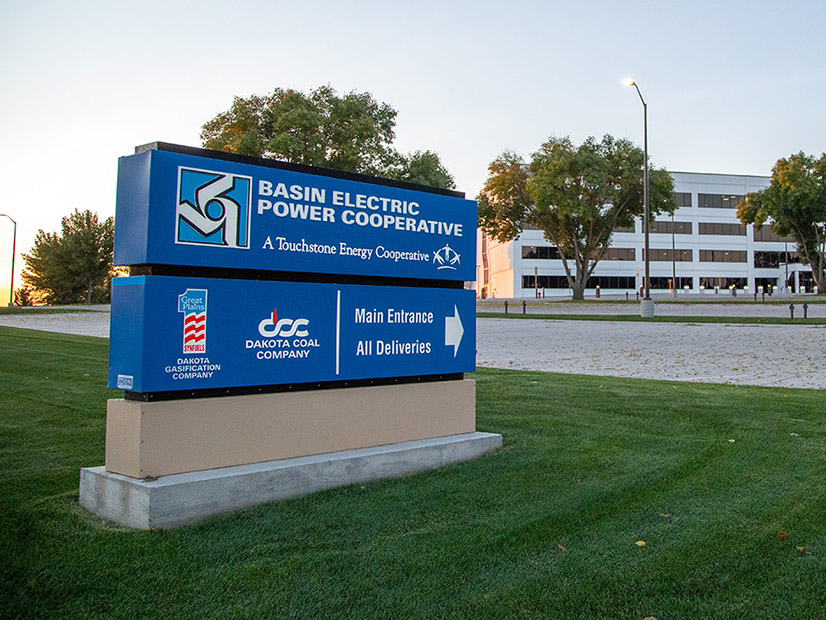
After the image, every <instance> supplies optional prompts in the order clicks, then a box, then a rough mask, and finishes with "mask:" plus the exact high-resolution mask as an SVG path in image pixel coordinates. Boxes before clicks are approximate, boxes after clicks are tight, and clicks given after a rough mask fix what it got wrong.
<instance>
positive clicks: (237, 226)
mask: <svg viewBox="0 0 826 620" xmlns="http://www.w3.org/2000/svg"><path fill="white" fill-rule="evenodd" d="M251 189H252V177H245V176H240V175H237V174H226V173H223V172H211V171H209V170H197V169H194V168H185V167H183V166H180V167H179V168H178V199H177V206H176V208H175V243H177V244H184V245H208V246H212V247H224V248H241V249H249V247H250V204H251V201H252V191H251Z"/></svg>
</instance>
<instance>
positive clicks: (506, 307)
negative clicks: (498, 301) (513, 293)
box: [505, 299, 508, 314]
mask: <svg viewBox="0 0 826 620" xmlns="http://www.w3.org/2000/svg"><path fill="white" fill-rule="evenodd" d="M507 313H508V300H507V299H506V300H505V314H507Z"/></svg>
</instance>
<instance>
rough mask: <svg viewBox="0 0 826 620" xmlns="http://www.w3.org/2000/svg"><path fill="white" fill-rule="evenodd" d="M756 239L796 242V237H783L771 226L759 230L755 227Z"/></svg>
mask: <svg viewBox="0 0 826 620" xmlns="http://www.w3.org/2000/svg"><path fill="white" fill-rule="evenodd" d="M754 240H755V241H785V242H786V243H795V239H794V237H792V236H791V235H788V236H786V237H781V236H780V235H776V234H774V233H773V232H772V229H771V227H770V226H763V228H761V229H760V230H757V227H756V226H755V227H754Z"/></svg>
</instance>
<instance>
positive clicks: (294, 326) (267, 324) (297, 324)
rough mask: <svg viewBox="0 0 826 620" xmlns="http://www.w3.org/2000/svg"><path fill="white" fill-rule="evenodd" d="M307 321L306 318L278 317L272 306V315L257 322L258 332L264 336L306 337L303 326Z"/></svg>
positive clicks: (307, 323) (305, 325)
mask: <svg viewBox="0 0 826 620" xmlns="http://www.w3.org/2000/svg"><path fill="white" fill-rule="evenodd" d="M309 323H310V321H309V320H308V319H279V318H278V310H277V309H275V308H273V311H272V315H271V316H268V317H267V318H266V319H264V320H263V321H261V322H260V323H259V324H258V333H259V334H261V335H262V336H264V338H277V337H281V338H291V337H292V336H298V337H299V338H306V337H307V336H308V335H309V334H308V333H307V330H306V329H304V328H305V327H307V325H309Z"/></svg>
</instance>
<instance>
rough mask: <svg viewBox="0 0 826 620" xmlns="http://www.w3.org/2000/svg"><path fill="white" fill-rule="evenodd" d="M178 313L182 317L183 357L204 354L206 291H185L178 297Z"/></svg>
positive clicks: (189, 289)
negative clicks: (181, 314) (180, 313)
mask: <svg viewBox="0 0 826 620" xmlns="http://www.w3.org/2000/svg"><path fill="white" fill-rule="evenodd" d="M178 312H182V313H183V315H184V340H183V352H184V355H187V354H193V353H206V328H207V291H206V290H205V289H191V288H188V289H186V292H185V293H182V294H181V295H178Z"/></svg>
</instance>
